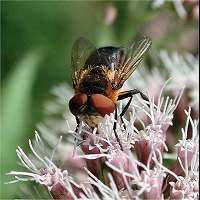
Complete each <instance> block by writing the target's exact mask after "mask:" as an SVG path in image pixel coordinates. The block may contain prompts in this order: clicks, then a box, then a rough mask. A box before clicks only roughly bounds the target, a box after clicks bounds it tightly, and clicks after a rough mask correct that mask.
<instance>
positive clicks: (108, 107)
mask: <svg viewBox="0 0 200 200" xmlns="http://www.w3.org/2000/svg"><path fill="white" fill-rule="evenodd" d="M90 105H91V106H93V107H94V108H95V109H96V110H97V111H98V112H99V113H100V114H101V116H103V117H104V116H105V115H106V114H110V113H112V112H114V110H115V104H114V102H113V101H112V100H111V99H109V98H108V97H106V96H104V95H102V94H93V95H91V97H90Z"/></svg>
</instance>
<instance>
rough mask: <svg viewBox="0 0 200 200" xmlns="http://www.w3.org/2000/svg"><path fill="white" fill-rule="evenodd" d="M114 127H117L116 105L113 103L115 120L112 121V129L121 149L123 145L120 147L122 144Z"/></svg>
mask: <svg viewBox="0 0 200 200" xmlns="http://www.w3.org/2000/svg"><path fill="white" fill-rule="evenodd" d="M116 129H117V106H116V105H115V122H114V125H113V130H114V133H115V137H116V139H117V142H118V143H119V146H120V148H121V150H123V147H122V144H121V142H120V140H119V137H118V135H117V130H116Z"/></svg>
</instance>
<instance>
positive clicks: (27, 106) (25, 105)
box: [1, 51, 41, 198]
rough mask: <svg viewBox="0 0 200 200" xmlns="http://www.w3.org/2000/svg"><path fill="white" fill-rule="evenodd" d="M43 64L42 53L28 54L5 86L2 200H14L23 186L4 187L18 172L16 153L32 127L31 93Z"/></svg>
mask: <svg viewBox="0 0 200 200" xmlns="http://www.w3.org/2000/svg"><path fill="white" fill-rule="evenodd" d="M40 60H41V52H40V51H33V52H30V53H29V54H27V55H26V56H25V57H24V59H22V60H21V61H20V62H19V63H18V64H16V65H15V66H14V67H13V68H12V69H14V70H13V71H11V72H10V74H9V75H8V76H7V79H6V80H5V81H4V83H3V86H2V87H3V88H2V112H1V116H2V123H1V125H2V126H1V189H2V192H1V198H14V197H15V196H14V195H15V192H16V190H19V185H20V184H12V185H5V184H4V182H7V181H9V180H11V177H7V176H5V173H7V172H9V171H10V170H16V169H17V156H16V153H15V149H16V147H17V146H18V145H19V144H20V145H22V141H23V140H24V138H25V135H26V134H27V132H26V131H27V128H28V126H29V124H30V120H31V101H32V98H31V92H32V87H33V83H34V78H35V75H36V72H37V69H38V66H39V62H40ZM26 144H27V142H26Z"/></svg>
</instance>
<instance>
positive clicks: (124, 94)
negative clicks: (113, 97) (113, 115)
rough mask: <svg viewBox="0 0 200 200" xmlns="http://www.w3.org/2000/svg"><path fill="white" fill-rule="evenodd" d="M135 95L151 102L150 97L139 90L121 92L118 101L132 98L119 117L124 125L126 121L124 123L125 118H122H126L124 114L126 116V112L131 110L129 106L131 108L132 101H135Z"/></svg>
mask: <svg viewBox="0 0 200 200" xmlns="http://www.w3.org/2000/svg"><path fill="white" fill-rule="evenodd" d="M135 94H140V96H141V97H142V98H143V99H144V100H145V101H149V99H148V97H147V96H146V95H145V94H144V93H142V92H141V91H140V90H138V89H134V90H129V91H124V92H120V94H119V96H118V99H117V100H118V101H120V100H123V99H126V98H129V97H130V99H129V101H128V103H127V104H126V106H125V107H124V108H123V110H122V112H121V113H120V115H119V116H120V119H121V121H122V123H123V124H124V121H123V118H122V117H123V116H124V114H125V113H126V111H127V110H128V108H129V106H130V104H131V101H132V99H133V95H135Z"/></svg>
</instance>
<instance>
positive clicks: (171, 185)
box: [8, 52, 199, 200]
mask: <svg viewBox="0 0 200 200" xmlns="http://www.w3.org/2000/svg"><path fill="white" fill-rule="evenodd" d="M160 58H161V61H163V63H164V65H165V67H166V69H167V71H168V72H169V75H171V74H174V76H176V75H177V74H178V72H177V73H175V70H176V69H174V68H170V66H172V65H180V63H181V65H182V66H183V68H182V71H181V70H180V73H179V74H182V75H183V76H185V78H182V76H181V75H179V76H178V75H177V76H176V79H175V80H174V79H170V80H168V81H167V82H165V83H163V82H164V79H165V78H166V77H164V78H163V77H162V76H161V72H159V71H153V72H151V73H148V75H147V76H146V77H145V80H144V79H142V77H141V76H140V74H136V79H137V77H139V79H138V80H140V86H141V87H142V86H143V85H144V83H145V81H147V82H148V81H149V82H150V80H152V79H153V78H152V77H155V76H156V77H158V79H156V80H157V81H158V82H157V83H156V87H154V86H153V87H151V85H150V84H149V86H150V88H148V90H149V92H148V99H149V101H145V100H143V99H142V98H140V97H139V96H137V95H136V96H135V97H134V99H133V103H132V104H131V105H130V108H129V109H128V111H127V113H126V115H125V116H124V117H123V121H122V120H121V117H120V116H117V117H116V115H115V113H111V114H110V115H106V116H105V117H104V118H103V120H102V122H101V123H99V125H98V127H96V128H94V129H91V128H90V127H88V126H87V125H85V124H84V123H81V124H80V126H79V127H78V130H77V131H74V130H75V125H76V124H75V123H74V122H75V121H74V119H73V117H72V115H70V114H68V110H67V109H65V111H64V109H63V107H64V106H66V105H65V104H66V100H65V97H66V96H67V94H66V93H67V91H69V90H70V89H69V88H68V89H66V86H63V85H62V86H60V87H58V88H56V89H54V90H53V92H54V93H55V94H56V95H57V99H56V102H57V103H56V105H54V104H52V102H49V103H48V105H47V110H48V113H50V115H49V118H48V120H46V121H45V124H46V125H44V124H43V125H42V124H40V125H38V132H40V135H39V134H38V132H36V133H35V139H34V140H33V141H31V140H29V147H30V150H31V152H32V153H31V154H30V155H26V154H25V153H24V151H23V150H22V149H21V148H20V147H18V148H17V150H16V152H17V156H18V158H19V161H20V162H21V164H22V165H23V166H24V167H25V169H26V171H11V172H9V173H8V175H12V176H14V177H15V180H13V181H11V182H10V183H14V182H18V181H34V182H36V183H39V184H40V185H43V186H44V187H45V188H46V189H47V191H48V192H49V195H50V196H51V197H52V198H53V199H66V200H71V199H84V200H86V199H88V200H89V199H96V200H99V199H106V200H107V199H108V200H109V199H110V200H111V199H118V200H121V199H198V198H199V188H198V180H199V177H198V172H199V164H198V163H199V162H198V161H199V160H198V158H199V146H198V143H199V136H198V119H194V118H193V112H194V111H195V112H196V113H198V110H197V109H196V105H197V104H198V101H197V98H196V96H194V95H191V93H194V92H192V91H193V90H196V89H195V88H194V87H193V86H196V82H198V80H197V79H194V78H192V77H191V76H192V74H191V75H190V76H188V77H187V75H188V73H189V69H188V66H189V67H190V66H193V65H192V64H191V63H193V64H194V61H195V65H196V63H197V61H196V59H194V57H191V56H188V57H187V59H185V57H181V56H180V55H178V54H176V55H175V54H174V55H173V56H172V57H169V56H168V54H166V53H165V52H161V53H160ZM181 61H182V62H181ZM189 61H191V62H189ZM183 69H184V70H183ZM185 69H188V70H185ZM184 73H185V74H184ZM186 74H187V75H186ZM151 75H152V77H150V76H151ZM186 77H187V80H189V77H190V78H191V80H193V82H192V81H187V80H186ZM154 80H155V79H154ZM194 80H195V81H194ZM131 82H132V80H131V78H130V82H127V84H126V87H132V86H131ZM135 82H136V81H135ZM177 82H178V83H181V84H180V86H177V87H176V85H178V84H177ZM183 85H185V88H186V90H187V92H185V91H184V89H183V88H182V87H183ZM166 91H167V92H168V94H170V95H171V96H165V95H164V93H165V92H166ZM169 91H170V92H169ZM188 91H189V92H188ZM69 93H70V92H69ZM65 94H66V95H65ZM187 95H189V96H190V97H191V98H190V99H192V100H190V101H189V103H191V104H190V105H191V106H192V108H191V107H188V108H187V109H185V110H184V113H185V116H186V120H185V119H184V124H185V125H184V128H179V127H178V128H179V130H178V134H177V136H179V137H181V139H180V140H177V141H176V142H177V144H176V145H175V146H170V145H171V144H170V142H169V135H170V133H171V132H173V126H174V125H173V123H174V120H175V119H174V118H176V115H177V110H178V109H180V104H182V101H183V100H184V98H183V97H184V96H187ZM68 96H69V97H70V96H71V93H70V94H69V95H68ZM194 102H195V103H194ZM124 103H126V102H125V101H123V102H122V103H121V104H119V105H118V109H117V110H118V114H119V113H120V112H121V110H122V108H123V106H124ZM187 103H188V101H187ZM181 108H183V107H181ZM184 108H185V107H184ZM58 113H59V115H58ZM63 116H64V117H65V118H66V119H67V122H66V121H65V120H61V118H62V117H63ZM182 118H183V117H182ZM58 122H59V123H58ZM115 123H116V131H114V129H113V127H114V124H115ZM116 134H117V135H116ZM172 136H174V135H172ZM42 138H43V139H42ZM174 139H175V140H176V138H175V137H174ZM73 143H74V147H73Z"/></svg>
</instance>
